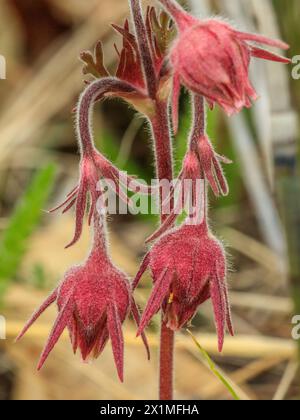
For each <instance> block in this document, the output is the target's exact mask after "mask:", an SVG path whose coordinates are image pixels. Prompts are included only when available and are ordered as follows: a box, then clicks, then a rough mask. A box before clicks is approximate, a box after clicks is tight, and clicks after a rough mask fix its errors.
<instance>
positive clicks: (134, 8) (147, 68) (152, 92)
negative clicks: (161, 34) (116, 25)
mask: <svg viewBox="0 0 300 420" xmlns="http://www.w3.org/2000/svg"><path fill="white" fill-rule="evenodd" d="M129 5H130V9H131V13H132V18H133V22H134V26H135V32H136V38H137V41H138V46H139V52H140V55H141V60H142V64H143V70H144V76H145V78H146V84H147V90H148V95H149V96H150V98H151V99H155V97H156V92H157V81H156V74H155V68H154V63H153V59H152V55H151V50H150V46H149V40H148V37H147V30H146V26H145V22H144V18H143V13H142V7H141V3H140V0H129Z"/></svg>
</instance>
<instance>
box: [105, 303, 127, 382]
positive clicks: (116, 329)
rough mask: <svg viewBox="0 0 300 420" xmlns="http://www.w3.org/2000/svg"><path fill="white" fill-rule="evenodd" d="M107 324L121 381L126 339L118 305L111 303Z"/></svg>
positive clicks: (122, 378)
mask: <svg viewBox="0 0 300 420" xmlns="http://www.w3.org/2000/svg"><path fill="white" fill-rule="evenodd" d="M107 325H108V330H109V336H110V339H111V346H112V351H113V355H114V359H115V364H116V368H117V371H118V376H119V378H120V381H121V382H123V380H124V374H123V371H124V339H123V333H122V325H121V321H120V317H119V314H118V310H117V307H116V305H114V304H111V305H109V307H108V311H107Z"/></svg>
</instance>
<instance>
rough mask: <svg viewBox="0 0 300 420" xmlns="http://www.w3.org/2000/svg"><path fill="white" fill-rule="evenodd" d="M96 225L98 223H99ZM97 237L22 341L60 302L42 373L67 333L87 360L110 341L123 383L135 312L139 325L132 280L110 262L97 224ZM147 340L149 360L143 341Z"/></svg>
mask: <svg viewBox="0 0 300 420" xmlns="http://www.w3.org/2000/svg"><path fill="white" fill-rule="evenodd" d="M95 219H97V223H99V220H98V217H95ZM94 236H95V237H94V244H93V248H92V250H91V253H90V255H89V257H88V258H87V260H86V262H85V263H84V264H82V265H79V266H76V267H73V268H71V269H70V270H69V271H67V273H66V274H65V276H64V279H63V281H62V282H61V284H60V285H59V286H58V287H57V288H56V289H55V290H54V291H53V292H52V293H51V295H50V296H49V297H48V298H47V299H46V301H45V302H44V303H43V304H42V305H41V307H40V308H39V309H38V310H37V311H36V312H35V313H34V314H33V315H32V317H31V319H30V320H29V321H28V322H27V324H26V325H25V327H24V329H23V330H22V332H21V333H20V335H19V336H18V339H20V338H21V337H22V336H23V335H24V334H25V333H26V331H27V330H28V329H29V328H30V326H31V325H32V324H33V323H34V322H35V321H36V319H37V318H38V317H39V316H40V315H41V314H42V313H43V312H44V311H45V310H46V309H47V308H48V306H50V305H51V304H52V303H54V302H56V304H57V308H58V316H57V319H56V321H55V324H54V326H53V328H52V331H51V333H50V336H49V338H48V341H47V344H46V346H45V348H44V351H43V352H42V355H41V357H40V361H39V364H38V369H40V368H41V367H42V366H43V364H44V363H45V361H46V359H47V357H48V355H49V353H50V352H51V351H52V349H53V347H54V346H55V344H56V343H57V341H58V339H59V338H60V336H61V334H62V333H63V331H64V330H65V328H67V329H68V331H69V335H70V340H71V343H72V347H73V351H74V353H76V351H77V349H78V348H79V349H80V352H81V355H82V359H83V360H87V359H88V358H89V357H94V358H97V357H98V356H99V355H100V354H101V352H102V350H103V349H104V347H105V344H106V343H107V341H108V339H109V338H110V340H111V345H112V350H113V355H114V360H115V364H116V367H117V371H118V375H119V378H120V380H121V381H122V380H123V359H124V340H123V333H122V323H123V321H124V320H125V318H126V316H127V315H128V314H129V312H130V311H131V312H132V314H133V316H134V318H135V320H136V323H137V325H138V324H139V312H138V309H137V307H136V305H135V302H134V300H133V298H132V295H131V286H130V283H129V280H128V278H127V276H126V275H125V274H124V273H123V272H122V271H120V270H119V269H118V268H116V267H115V266H114V265H113V263H112V261H111V260H110V258H109V256H108V254H107V249H106V244H105V241H104V236H103V232H102V227H101V226H99V225H98V226H96V222H95V232H94ZM143 340H144V343H145V345H146V348H147V352H148V355H149V351H148V346H147V342H146V338H145V336H143Z"/></svg>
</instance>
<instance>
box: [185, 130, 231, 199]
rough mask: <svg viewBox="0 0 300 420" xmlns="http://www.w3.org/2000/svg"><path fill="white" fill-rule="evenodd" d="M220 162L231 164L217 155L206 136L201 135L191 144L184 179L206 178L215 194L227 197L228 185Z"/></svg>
mask: <svg viewBox="0 0 300 420" xmlns="http://www.w3.org/2000/svg"><path fill="white" fill-rule="evenodd" d="M220 162H223V163H227V164H229V163H231V161H230V160H229V159H227V158H225V157H224V156H221V155H219V154H217V153H216V152H215V151H214V149H213V147H212V145H211V142H210V140H209V138H208V137H207V136H206V135H201V136H200V137H199V138H198V139H195V141H193V143H192V144H191V150H189V151H188V153H187V155H186V157H185V160H184V164H183V174H182V178H183V179H194V180H196V179H199V178H200V179H202V178H206V179H207V181H208V183H209V185H210V186H211V188H212V190H213V192H214V194H215V195H216V196H217V197H218V196H219V195H224V196H225V195H227V194H228V192H229V188H228V184H227V181H226V178H225V176H224V173H223V170H222V167H221V164H220ZM196 163H197V165H196Z"/></svg>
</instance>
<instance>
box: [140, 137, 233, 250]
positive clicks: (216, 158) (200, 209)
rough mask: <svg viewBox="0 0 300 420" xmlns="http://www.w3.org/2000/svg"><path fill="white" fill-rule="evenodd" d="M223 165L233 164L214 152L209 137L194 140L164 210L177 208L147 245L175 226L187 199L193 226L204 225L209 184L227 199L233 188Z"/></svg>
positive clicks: (164, 203) (148, 240) (216, 193)
mask: <svg viewBox="0 0 300 420" xmlns="http://www.w3.org/2000/svg"><path fill="white" fill-rule="evenodd" d="M220 162H223V163H226V164H230V163H231V161H230V160H229V159H227V158H226V157H224V156H221V155H219V154H217V153H216V152H215V151H214V149H213V147H212V145H211V142H210V141H209V138H208V137H207V136H206V135H205V134H203V135H201V136H200V137H199V138H193V137H192V139H191V144H190V147H189V150H188V151H187V153H186V156H185V158H184V161H183V167H182V170H181V172H180V174H179V176H178V180H177V182H176V184H175V186H174V187H173V188H172V189H171V192H170V194H169V196H168V197H167V198H166V199H165V200H164V201H163V204H162V206H163V208H164V207H165V206H169V205H170V203H174V206H173V208H172V210H171V211H170V213H169V214H168V216H167V217H166V218H165V220H164V222H163V223H162V224H161V226H160V227H159V228H158V229H157V230H156V231H155V232H154V233H153V234H152V235H151V236H150V237H149V238H147V239H146V242H147V243H148V242H152V241H154V240H155V239H157V238H159V237H160V236H161V235H162V234H163V233H165V232H166V231H167V230H168V229H169V228H170V227H172V226H173V225H174V222H175V220H176V218H177V216H178V214H180V213H181V212H182V210H183V207H184V205H186V204H187V199H189V209H188V210H189V218H190V219H191V221H192V223H193V224H195V223H197V224H199V223H200V222H201V221H202V219H203V217H205V211H206V209H205V206H206V202H205V201H206V200H205V199H204V197H205V188H206V187H205V184H206V180H207V182H208V183H209V185H210V186H211V189H212V190H213V192H214V194H215V195H216V196H217V197H218V196H219V195H220V194H222V195H224V196H225V195H227V194H228V192H229V187H228V184H227V180H226V178H225V175H224V173H223V169H222V167H221V164H220ZM200 182H202V183H200ZM199 187H200V188H199Z"/></svg>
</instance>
